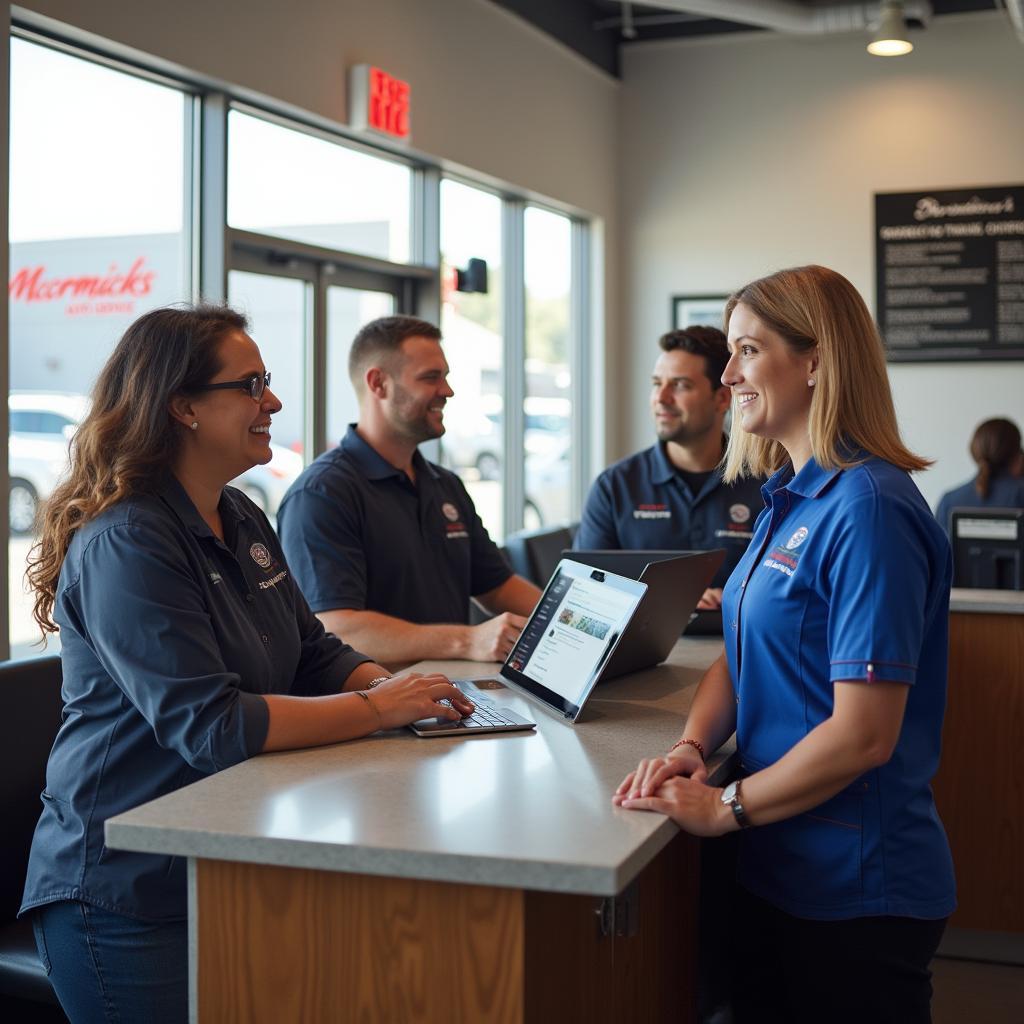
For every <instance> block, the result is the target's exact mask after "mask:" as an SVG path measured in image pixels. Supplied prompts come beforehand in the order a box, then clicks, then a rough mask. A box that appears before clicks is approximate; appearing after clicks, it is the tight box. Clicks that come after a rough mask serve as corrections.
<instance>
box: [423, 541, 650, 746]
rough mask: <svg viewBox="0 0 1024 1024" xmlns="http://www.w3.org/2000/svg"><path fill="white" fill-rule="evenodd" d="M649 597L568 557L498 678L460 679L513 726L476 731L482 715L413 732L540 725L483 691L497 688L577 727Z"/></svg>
mask: <svg viewBox="0 0 1024 1024" xmlns="http://www.w3.org/2000/svg"><path fill="white" fill-rule="evenodd" d="M646 593H647V584H646V583H642V582H640V581H638V580H632V579H629V578H628V577H626V576H619V575H617V574H616V573H613V572H608V571H606V570H602V569H597V568H595V567H593V566H589V565H584V564H583V563H581V562H578V561H574V560H572V559H568V558H563V559H562V560H561V561H559V563H558V565H557V567H556V568H555V571H554V573H553V574H552V576H551V579H550V580H549V581H548V585H547V586H546V587H545V588H544V593H543V594H541V598H540V600H539V601H538V602H537V606H536V607H535V608H534V609H533V612H532V613H531V615H530V618H529V619H528V620H527V623H526V625H525V626H524V627H523V631H522V633H520V635H519V639H518V640H517V641H516V643H515V646H514V647H513V648H512V650H511V651H510V652H509V655H508V657H507V658H506V659H505V663H504V664H503V665H502V666H501V669H500V670H499V672H498V675H497V676H496V677H493V676H492V677H488V678H484V679H456V680H453V682H454V683H455V685H456V686H458V687H459V689H461V690H462V691H463V692H464V693H465V694H466V696H467V697H468V698H469V699H470V700H471V701H473V703H474V704H476V705H477V706H478V707H481V708H482V710H483V711H485V712H486V713H487V717H497V718H500V719H504V720H507V722H506V724H494V723H490V722H486V721H482V722H481V723H480V725H475V724H474V723H473V722H472V719H475V718H477V713H474V714H473V715H470V717H469V718H464V719H463V720H462V721H461V722H447V721H444V722H442V721H439V720H438V719H436V718H425V719H420V720H419V721H418V722H413V723H412V724H411V725H410V728H411V729H412V730H413V732H415V733H416V734H417V735H418V736H468V735H476V734H479V733H481V732H499V731H501V732H511V731H514V730H515V729H529V728H531V727H532V726H534V725H535V724H536V723H534V722H529V721H527V720H526V719H523V718H522V717H521V716H520V715H517V714H516V713H515V712H514V711H512V710H511V709H510V708H506V707H502V706H500V705H498V704H496V703H495V702H494V701H492V700H491V699H490V698H489V697H486V696H484V694H483V693H481V690H482V689H483V690H486V689H487V688H488V686H489V685H490V686H493V685H495V684H497V685H499V686H510V687H512V688H513V689H515V690H516V691H518V692H520V693H524V694H526V695H527V696H529V697H530V698H532V699H533V700H534V701H536V702H538V703H540V704H542V705H544V706H545V707H546V708H548V709H549V710H551V711H553V712H555V713H556V714H558V715H562V716H563V717H565V718H567V719H568V720H569V721H570V722H575V721H576V720H577V719H578V718H579V716H580V712H581V711H582V710H583V705H584V704H585V703H586V700H587V698H588V697H589V696H590V693H591V691H592V690H593V688H594V686H595V685H596V683H597V681H598V679H599V678H601V676H602V673H603V672H604V669H605V666H606V665H607V664H608V663H609V661H610V659H611V657H612V656H613V654H614V653H615V650H616V648H617V647H618V646H619V643H620V642H621V640H622V638H623V636H624V635H625V634H626V632H627V629H628V627H629V624H630V621H631V620H632V618H633V616H634V615H635V614H636V611H637V609H638V608H639V607H640V603H641V601H642V600H643V597H644V594H646ZM467 723H469V724H467Z"/></svg>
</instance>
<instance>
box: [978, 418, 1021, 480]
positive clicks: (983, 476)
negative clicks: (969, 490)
mask: <svg viewBox="0 0 1024 1024" xmlns="http://www.w3.org/2000/svg"><path fill="white" fill-rule="evenodd" d="M1019 454H1020V430H1019V429H1018V428H1017V424H1016V423H1014V422H1013V421H1012V420H1004V419H1002V418H999V419H994V420H985V422H984V423H979V424H978V428H977V430H975V431H974V436H973V437H972V438H971V458H972V459H974V461H975V462H976V463H977V464H978V476H977V478H976V479H975V481H974V489H975V490H976V491H977V492H978V494H979V495H980V496H981V497H982V498H987V497H988V495H989V491H990V490H991V489H992V480H993V479H994V478H995V477H997V476H1001V475H1002V474H1003V473H1008V472H1009V471H1010V468H1011V467H1012V465H1013V463H1014V461H1015V460H1016V458H1017V456H1018V455H1019Z"/></svg>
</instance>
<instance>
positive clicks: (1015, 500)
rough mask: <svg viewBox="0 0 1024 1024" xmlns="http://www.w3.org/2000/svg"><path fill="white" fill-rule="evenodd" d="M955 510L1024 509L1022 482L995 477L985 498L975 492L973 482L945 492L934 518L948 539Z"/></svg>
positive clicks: (1004, 477)
mask: <svg viewBox="0 0 1024 1024" xmlns="http://www.w3.org/2000/svg"><path fill="white" fill-rule="evenodd" d="M955 508H1024V480H1022V479H1021V478H1020V477H1018V476H1009V475H1005V476H997V477H995V478H993V480H992V481H991V483H990V487H989V493H988V496H987V497H985V498H983V497H982V496H981V495H980V494H979V493H978V492H977V491H976V490H975V487H974V480H968V481H967V483H965V484H963V485H962V486H960V487H956V488H954V489H953V490H952V491H947V492H946V493H945V494H944V495H943V496H942V497H941V498H940V499H939V505H938V508H936V510H935V518H936V519H937V520H938V521H939V525H940V526H941V527H942V528H943V529H944V530H945V531H946V534H947V536H949V537H952V533H951V531H952V528H953V509H955Z"/></svg>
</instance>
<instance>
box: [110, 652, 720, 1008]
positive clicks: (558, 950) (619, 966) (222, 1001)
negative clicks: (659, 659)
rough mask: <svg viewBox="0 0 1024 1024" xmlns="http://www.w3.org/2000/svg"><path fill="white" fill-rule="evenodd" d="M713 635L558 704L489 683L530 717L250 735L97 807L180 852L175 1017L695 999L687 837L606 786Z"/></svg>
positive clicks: (652, 736) (145, 845)
mask: <svg viewBox="0 0 1024 1024" xmlns="http://www.w3.org/2000/svg"><path fill="white" fill-rule="evenodd" d="M721 649H722V644H721V641H720V640H715V639H684V640H680V641H679V643H678V644H677V645H676V648H675V650H674V651H673V653H672V655H671V656H670V658H669V661H668V662H667V663H666V664H664V665H661V666H658V667H657V668H654V669H650V670H648V671H645V672H641V673H637V674H635V675H632V676H629V677H625V678H622V679H618V680H614V681H612V682H610V683H606V684H604V685H602V686H600V687H599V688H598V690H597V691H596V692H595V694H594V695H593V696H592V698H591V700H590V701H589V702H588V704H587V706H586V709H585V712H584V716H583V718H582V719H581V720H580V722H578V723H577V724H576V725H571V724H569V723H567V722H566V721H565V720H564V719H561V718H559V717H556V716H555V715H554V714H549V713H548V712H547V711H546V710H545V709H544V708H541V707H539V706H537V705H536V704H535V703H533V702H531V701H529V700H528V699H527V698H524V697H522V696H519V695H518V694H517V693H516V692H515V691H513V690H510V689H509V690H504V691H502V692H501V693H495V694H492V696H494V697H495V699H496V700H497V701H498V703H507V704H508V705H510V706H511V707H513V708H515V709H517V710H520V711H521V712H523V713H525V714H529V715H530V716H531V717H532V718H533V719H535V720H536V721H537V729H536V730H535V731H533V732H526V733H511V734H498V735H490V736H479V737H474V738H469V739H450V738H440V737H439V738H432V739H420V738H418V737H416V736H414V735H413V734H412V733H411V732H409V731H407V730H401V731H395V732H389V733H385V734H381V735H378V736H373V737H368V738H366V739H362V740H356V741H351V742H348V743H343V744H338V745H335V746H331V747H322V748H319V749H314V750H304V751H294V752H288V753H280V754H270V755H263V756H261V757H257V758H253V759H252V760H250V761H247V762H245V763H243V764H240V765H237V766H235V767H234V768H231V769H229V770H227V771H224V772H220V773H219V774H217V775H214V776H212V777H210V778H208V779H205V780H203V781H201V782H199V783H196V784H195V785H192V786H189V787H186V788H185V789H182V790H179V791H177V792H175V793H171V794H169V795H168V796H166V797H163V798H161V799H159V800H156V801H153V802H151V803H149V804H146V805H144V806H142V807H139V808H136V809H135V810H132V811H129V812H127V813H125V814H122V815H119V816H117V817H115V818H112V819H110V820H109V821H108V822H107V825H106V830H107V844H108V845H109V846H111V847H114V848H119V849H130V850H139V851H145V852H154V853H164V854H167V853H169V854H172V855H175V856H179V857H185V858H188V863H189V900H190V912H189V916H190V930H191V950H190V953H191V967H192V979H191V986H192V988H191V998H190V1005H191V1008H192V1015H193V1020H199V1021H202V1022H217V1024H226V1022H231V1021H239V1022H242V1021H244V1022H247V1024H252V1022H258V1021H273V1022H280V1021H290V1020H304V1021H306V1020H308V1021H328V1020H330V1021H347V1020H367V1021H369V1020H373V1021H378V1020H379V1021H384V1020H394V1021H399V1020H401V1021H444V1022H458V1021H466V1022H474V1024H476V1022H480V1021H503V1022H504V1021H509V1022H513V1021H527V1022H529V1021H540V1020H567V1021H568V1020H588V1021H595V1022H599V1021H612V1020H618V1021H622V1020H630V1021H644V1020H651V1021H661V1020H673V1021H680V1022H683V1021H689V1020H693V1019H694V1013H693V1011H694V992H695V972H696V938H697V936H696V927H697V912H696V907H697V897H698V886H699V877H698V876H699V846H698V843H697V841H696V840H694V839H693V838H691V837H689V836H686V835H682V834H680V833H679V831H678V829H677V828H676V826H675V825H674V824H673V823H672V822H671V821H669V820H668V819H666V818H664V817H662V816H661V815H655V814H640V813H636V812H629V811H622V810H619V809H616V808H613V807H612V805H611V794H612V792H613V791H614V789H615V787H616V786H617V785H618V783H619V782H620V781H621V780H622V778H623V777H624V776H625V774H626V773H627V772H628V771H629V770H631V769H632V768H633V767H635V765H636V762H637V760H638V758H640V757H641V756H643V755H645V754H651V753H657V752H660V751H664V750H666V749H667V748H668V747H669V746H670V745H671V743H672V742H673V741H674V740H675V739H677V738H678V736H679V731H680V728H681V723H682V719H683V717H684V716H685V714H686V712H687V710H688V708H689V705H690V702H691V700H692V698H693V694H694V691H695V688H696V684H697V682H698V681H699V679H700V676H701V674H702V672H703V670H704V669H705V668H706V667H707V666H708V665H709V664H710V663H711V662H712V661H713V660H714V659H715V658H716V657H717V656H718V654H719V653H720V651H721ZM420 667H421V668H430V669H433V670H440V671H443V672H446V673H448V674H450V675H453V676H468V675H476V674H486V673H487V672H488V671H489V670H490V669H491V666H474V665H467V663H465V662H448V663H445V662H432V663H425V664H424V665H422V666H420ZM727 752H728V751H726V753H727ZM723 761H724V756H719V757H718V758H717V759H716V761H715V762H713V766H714V767H717V768H718V769H719V770H720V771H723V772H724V770H725V769H724V765H723Z"/></svg>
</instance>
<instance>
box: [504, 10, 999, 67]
mask: <svg viewBox="0 0 1024 1024" xmlns="http://www.w3.org/2000/svg"><path fill="white" fill-rule="evenodd" d="M491 2H492V3H496V4H498V6H500V7H504V8H506V9H508V10H510V11H512V12H514V13H515V14H518V15H519V16H520V17H521V18H523V19H525V20H526V21H528V22H530V23H531V24H533V25H535V26H536V27H537V28H539V29H541V30H542V31H543V32H546V33H547V34H548V35H550V36H552V37H554V38H555V39H557V40H558V41H559V42H561V43H564V44H565V45H566V46H568V47H569V48H570V49H572V50H575V51H576V52H577V53H578V54H580V56H582V57H585V58H586V59H587V60H589V61H590V62H591V63H592V64H596V65H597V66H598V67H599V68H602V69H603V70H605V71H607V72H609V73H610V74H613V75H615V76H616V77H617V76H618V75H619V48H620V47H621V46H623V45H627V46H642V45H643V44H644V43H646V42H651V41H653V40H657V39H681V38H693V37H694V36H709V35H723V34H725V33H728V32H756V31H762V30H760V29H757V28H753V27H752V26H750V25H746V24H742V23H740V22H737V21H724V20H721V19H717V18H706V17H703V16H701V15H695V14H682V13H678V12H674V11H670V10H667V9H666V8H665V7H664V6H660V7H659V6H654V5H652V4H643V3H631V4H623V3H621V2H619V0H491ZM801 3H802V4H803V6H805V7H807V8H811V9H813V8H827V7H839V6H844V3H840V2H838V0H801ZM931 5H932V8H933V10H934V14H935V17H937V18H940V17H943V16H945V15H948V14H962V13H964V12H969V11H991V10H995V9H997V8H998V7H1000V6H1001V5H1000V3H999V2H998V0H931ZM679 6H683V4H679ZM723 6H724V5H723ZM845 6H849V5H848V4H845ZM624 7H629V8H630V13H631V16H632V27H633V29H634V31H635V33H636V34H635V36H634V37H633V38H632V39H626V38H625V37H624V36H623V9H624ZM910 28H911V29H913V28H914V26H913V25H912V24H911V25H910Z"/></svg>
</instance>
